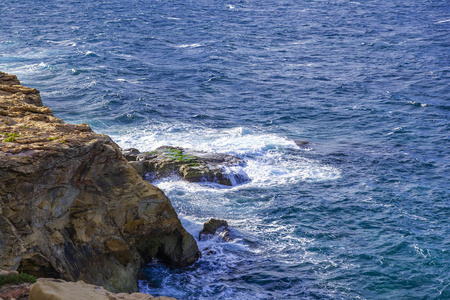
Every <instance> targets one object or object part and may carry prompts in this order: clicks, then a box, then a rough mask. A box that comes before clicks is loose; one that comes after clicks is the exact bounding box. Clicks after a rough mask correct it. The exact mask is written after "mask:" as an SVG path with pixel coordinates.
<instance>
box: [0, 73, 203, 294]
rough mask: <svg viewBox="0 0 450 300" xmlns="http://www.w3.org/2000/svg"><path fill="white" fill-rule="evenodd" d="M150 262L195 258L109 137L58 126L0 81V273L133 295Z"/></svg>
mask: <svg viewBox="0 0 450 300" xmlns="http://www.w3.org/2000/svg"><path fill="white" fill-rule="evenodd" d="M154 256H160V257H162V258H164V259H165V260H166V261H167V262H168V263H169V264H172V265H174V266H186V265H190V264H192V263H193V262H195V261H196V260H197V258H198V257H199V256H200V252H199V251H198V248H197V244H196V242H195V240H194V238H193V237H192V236H191V235H190V234H188V233H187V232H186V231H185V229H184V228H183V227H182V225H181V223H180V221H179V219H178V217H177V214H176V212H175V210H174V209H173V207H172V205H171V203H170V201H169V199H168V198H167V197H166V196H165V195H164V193H163V192H162V191H161V190H159V189H158V188H156V187H155V186H153V185H151V184H150V183H148V182H146V181H144V180H142V179H141V176H139V175H138V174H137V173H136V171H135V170H134V169H133V168H132V167H131V166H129V165H128V164H127V161H126V160H125V159H124V158H123V156H122V154H121V152H120V150H119V148H118V146H117V145H116V144H115V143H114V142H113V141H112V140H111V139H110V138H109V137H108V136H106V135H103V134H95V133H94V132H93V131H92V130H91V129H90V128H89V126H88V125H86V124H81V125H72V124H66V123H64V122H63V121H62V120H61V119H58V118H56V117H55V116H53V113H52V111H51V110H50V108H48V107H45V106H42V102H41V99H40V96H39V92H38V91H37V90H35V89H30V88H26V87H23V86H21V85H20V82H19V81H18V80H17V78H16V77H15V76H13V75H8V74H5V73H1V72H0V268H3V269H10V270H11V269H12V270H18V271H23V272H27V273H30V274H33V275H37V276H41V277H56V278H62V279H65V280H70V281H77V280H83V281H85V282H87V283H92V284H96V285H103V286H104V287H105V288H107V289H109V290H112V291H133V290H136V277H137V273H138V271H139V269H140V267H141V266H142V264H144V263H146V262H148V261H150V260H151V258H152V257H154Z"/></svg>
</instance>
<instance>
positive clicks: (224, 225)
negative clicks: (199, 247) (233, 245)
mask: <svg viewBox="0 0 450 300" xmlns="http://www.w3.org/2000/svg"><path fill="white" fill-rule="evenodd" d="M216 232H217V233H218V235H219V236H220V237H221V238H222V239H223V240H224V241H226V242H229V241H231V237H230V229H229V228H228V222H227V221H225V220H219V219H213V218H211V219H210V220H209V221H207V222H205V224H203V229H202V231H200V233H199V234H198V239H199V240H205V239H207V238H210V237H211V236H213V235H214V234H216Z"/></svg>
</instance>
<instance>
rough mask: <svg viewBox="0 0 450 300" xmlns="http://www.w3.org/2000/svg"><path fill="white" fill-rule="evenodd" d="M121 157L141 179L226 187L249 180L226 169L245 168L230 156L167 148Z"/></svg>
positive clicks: (131, 152) (134, 151)
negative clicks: (173, 177) (173, 178)
mask: <svg viewBox="0 0 450 300" xmlns="http://www.w3.org/2000/svg"><path fill="white" fill-rule="evenodd" d="M122 153H123V155H124V157H125V158H126V159H127V160H128V161H129V164H130V165H131V166H132V167H133V168H134V169H135V170H136V171H137V172H138V173H139V174H140V175H141V176H147V179H150V180H156V179H160V178H164V177H168V176H171V175H174V174H175V175H178V176H181V177H182V178H183V179H185V180H187V181H189V182H214V183H219V184H222V185H228V186H232V185H235V184H239V183H243V182H246V181H249V180H250V179H249V178H248V176H247V174H245V173H243V172H241V173H236V172H233V171H230V170H229V169H227V168H228V167H233V166H242V165H244V164H245V161H244V160H242V159H240V158H239V157H236V156H233V155H228V154H222V153H209V152H203V151H197V150H193V149H186V148H181V147H170V146H162V147H159V148H158V149H156V150H155V151H152V152H144V153H140V152H139V150H137V149H134V148H131V149H125V150H123V151H122Z"/></svg>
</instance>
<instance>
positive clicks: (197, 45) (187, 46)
mask: <svg viewBox="0 0 450 300" xmlns="http://www.w3.org/2000/svg"><path fill="white" fill-rule="evenodd" d="M201 46H202V44H197V43H195V44H183V45H179V46H176V47H177V48H197V47H201Z"/></svg>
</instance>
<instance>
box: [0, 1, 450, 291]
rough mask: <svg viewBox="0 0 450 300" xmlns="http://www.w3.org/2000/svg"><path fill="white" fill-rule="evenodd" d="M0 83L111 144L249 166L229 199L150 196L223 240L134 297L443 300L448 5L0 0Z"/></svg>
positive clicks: (171, 187) (199, 194)
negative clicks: (220, 232)
mask: <svg viewBox="0 0 450 300" xmlns="http://www.w3.org/2000/svg"><path fill="white" fill-rule="evenodd" d="M0 70H2V71H5V72H8V73H13V74H16V75H18V76H19V78H20V79H21V81H22V83H23V84H24V85H27V86H31V87H35V88H38V89H40V90H41V94H42V97H43V100H44V103H45V104H46V105H48V106H50V107H51V108H52V109H53V111H54V113H55V114H56V115H57V116H58V117H61V118H63V119H64V120H65V121H66V122H75V123H81V122H86V123H88V124H89V125H91V127H92V128H93V129H95V130H96V131H97V132H103V133H106V134H110V135H111V136H112V137H113V139H114V140H115V141H116V142H118V144H119V145H120V146H122V147H136V148H139V149H141V150H152V149H155V148H156V147H158V146H161V145H167V144H170V145H176V146H185V147H191V148H196V149H199V150H208V151H215V152H224V153H230V154H235V155H238V156H240V157H243V158H246V159H247V160H248V163H247V166H246V167H244V168H243V171H245V172H246V173H247V174H248V175H249V177H250V178H251V179H252V181H251V182H250V183H247V184H244V185H239V186H235V187H232V188H224V187H221V186H217V185H199V184H192V183H185V182H182V181H180V180H178V179H177V178H170V179H167V180H162V181H160V182H157V185H158V186H159V187H160V188H161V189H163V190H164V191H165V192H166V193H167V195H168V196H169V198H170V199H171V200H172V202H173V205H174V206H175V208H176V210H177V212H178V213H179V215H180V217H181V219H182V222H183V224H184V225H185V227H186V228H187V229H188V231H190V232H191V233H192V234H193V235H194V236H197V235H198V232H199V231H200V230H201V228H202V224H203V222H205V221H206V220H208V219H209V218H210V217H216V218H223V219H226V220H228V223H229V224H230V226H231V228H232V231H231V234H232V237H233V238H234V240H233V241H232V242H228V243H225V242H221V241H220V240H218V239H212V240H209V241H202V242H199V247H200V249H201V250H202V251H203V253H204V256H203V258H202V259H201V260H200V261H198V262H197V263H196V264H195V265H193V266H192V267H189V268H185V269H181V270H172V269H168V268H166V267H164V266H163V265H161V264H158V263H155V264H153V265H150V266H148V268H147V269H146V270H145V273H146V275H147V277H148V281H142V282H141V291H143V292H148V293H150V294H153V295H167V296H173V297H177V298H180V299H450V183H449V182H450V180H449V173H450V138H449V133H450V123H449V122H450V2H449V1H448V0H443V1H438V0H429V1H424V0H421V1H418V0H410V1H406V0H402V1H400V0H392V1H378V0H369V1H361V2H356V1H345V0H336V1H318V0H317V1H313V0H310V1H306V0H298V1H296V0H273V1H260V0H255V1H248V0H240V1H239V0H236V1H225V2H224V1H203V0H199V1H179V0H173V1H150V0H148V1H137V0H128V1H119V0H109V1H81V0H80V1H73V0H66V1H54V0H47V1H41V0H34V1H31V0H23V1H12V0H3V1H2V2H1V3H0ZM294 140H308V141H309V142H310V143H309V144H307V148H306V149H305V148H301V147H299V146H297V145H296V144H295V142H294ZM208 253H210V254H209V255H207V254H208Z"/></svg>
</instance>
